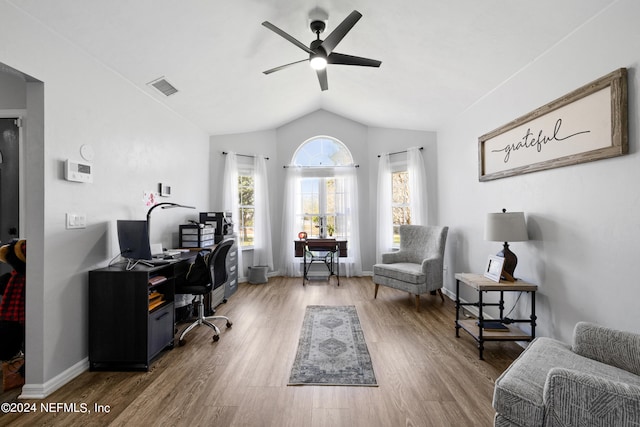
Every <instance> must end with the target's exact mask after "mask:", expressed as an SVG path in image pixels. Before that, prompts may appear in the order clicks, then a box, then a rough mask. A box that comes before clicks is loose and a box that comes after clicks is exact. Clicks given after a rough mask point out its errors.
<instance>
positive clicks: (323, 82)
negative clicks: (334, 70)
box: [316, 68, 329, 90]
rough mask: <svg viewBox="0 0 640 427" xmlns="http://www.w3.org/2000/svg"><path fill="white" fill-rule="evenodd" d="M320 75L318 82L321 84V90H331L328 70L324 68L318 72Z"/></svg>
mask: <svg viewBox="0 0 640 427" xmlns="http://www.w3.org/2000/svg"><path fill="white" fill-rule="evenodd" d="M316 72H317V73H318V81H319V82H320V89H322V90H327V89H329V84H328V83H327V69H326V68H323V69H322V70H316Z"/></svg>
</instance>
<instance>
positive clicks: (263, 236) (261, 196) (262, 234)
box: [253, 156, 273, 270]
mask: <svg viewBox="0 0 640 427" xmlns="http://www.w3.org/2000/svg"><path fill="white" fill-rule="evenodd" d="M253 161H254V163H253V166H254V203H255V214H254V242H253V265H254V266H258V265H266V266H268V267H269V270H273V247H272V245H271V215H270V213H269V212H270V211H269V206H270V204H269V182H268V179H267V161H266V159H265V158H264V156H255V157H254V159H253Z"/></svg>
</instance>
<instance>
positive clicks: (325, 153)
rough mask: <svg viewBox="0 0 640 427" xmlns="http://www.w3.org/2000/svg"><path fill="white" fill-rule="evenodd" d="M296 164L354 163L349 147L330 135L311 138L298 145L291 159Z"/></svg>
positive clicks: (338, 164) (328, 164)
mask: <svg viewBox="0 0 640 427" xmlns="http://www.w3.org/2000/svg"><path fill="white" fill-rule="evenodd" d="M291 164H292V165H295V166H324V167H331V166H347V165H352V164H353V157H352V156H351V153H350V152H349V149H347V147H346V146H345V145H344V144H343V143H342V142H340V141H338V140H337V139H335V138H331V137H329V136H317V137H314V138H311V139H309V140H307V141H305V142H304V143H302V144H301V145H300V147H298V149H297V150H296V152H295V153H294V155H293V159H292V161H291Z"/></svg>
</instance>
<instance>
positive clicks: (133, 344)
mask: <svg viewBox="0 0 640 427" xmlns="http://www.w3.org/2000/svg"><path fill="white" fill-rule="evenodd" d="M190 261H191V257H190V256H189V255H186V256H185V258H184V259H181V260H178V261H175V262H172V263H171V264H168V265H163V266H156V267H145V266H142V265H138V266H136V267H135V268H134V269H132V270H130V271H126V270H125V268H124V267H123V266H119V265H118V266H112V267H106V268H101V269H98V270H92V271H90V272H89V368H90V369H91V370H148V369H149V366H150V364H151V360H152V359H153V358H154V357H156V356H158V355H159V354H160V353H161V352H162V350H164V349H169V348H172V347H173V335H174V320H175V319H174V316H175V315H174V296H175V281H176V280H182V279H183V278H182V276H183V275H184V272H185V271H186V268H185V266H188V264H189V262H190Z"/></svg>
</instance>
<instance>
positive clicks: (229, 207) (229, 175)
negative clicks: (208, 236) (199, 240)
mask: <svg viewBox="0 0 640 427" xmlns="http://www.w3.org/2000/svg"><path fill="white" fill-rule="evenodd" d="M238 198H239V195H238V157H237V155H236V153H234V152H228V153H227V157H226V159H225V162H224V177H223V179H222V209H223V210H224V211H225V212H231V214H232V217H231V218H232V219H233V232H234V233H235V236H236V244H237V245H238V272H239V274H238V276H239V277H244V264H243V263H242V250H241V248H240V240H239V239H240V233H239V232H238V221H239V220H240V218H238V215H239V214H240V212H239V209H238V202H239V200H238Z"/></svg>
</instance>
